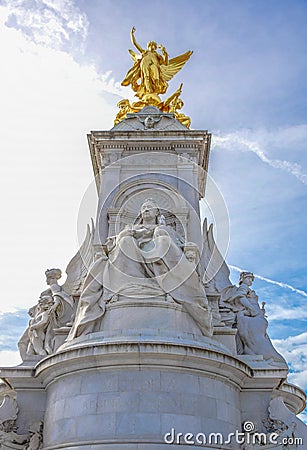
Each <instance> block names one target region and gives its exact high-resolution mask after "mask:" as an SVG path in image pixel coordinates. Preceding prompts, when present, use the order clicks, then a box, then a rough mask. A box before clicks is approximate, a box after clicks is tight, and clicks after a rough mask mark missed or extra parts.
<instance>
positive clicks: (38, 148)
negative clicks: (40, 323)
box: [0, 2, 121, 311]
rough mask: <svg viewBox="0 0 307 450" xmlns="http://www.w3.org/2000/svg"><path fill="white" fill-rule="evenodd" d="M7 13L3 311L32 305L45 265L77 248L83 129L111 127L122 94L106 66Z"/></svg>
mask: <svg viewBox="0 0 307 450" xmlns="http://www.w3.org/2000/svg"><path fill="white" fill-rule="evenodd" d="M19 3H20V4H23V2H17V3H16V5H18V4H19ZM9 14H10V9H9V8H5V7H0V40H1V42H3V43H5V45H3V48H2V61H4V62H5V64H3V65H2V68H1V72H0V95H1V103H0V118H1V149H2V154H1V166H0V192H1V207H2V220H1V223H0V227H1V230H0V247H1V262H2V267H1V275H2V279H3V280H5V282H4V283H3V285H2V295H1V301H0V310H2V311H13V310H14V309H15V308H18V307H21V308H22V307H23V308H27V307H29V306H31V305H33V304H35V303H36V301H37V298H38V295H39V293H40V292H41V291H42V290H44V289H45V286H46V285H45V280H44V278H45V277H44V271H45V270H46V269H47V268H48V267H51V266H53V267H56V266H57V267H60V268H61V269H62V270H63V271H64V270H65V267H66V265H67V263H68V262H69V260H70V258H71V257H72V256H73V255H74V254H75V252H76V250H77V246H78V242H77V232H76V222H77V214H78V209H79V205H80V202H81V199H82V197H83V195H84V192H85V190H86V189H87V187H88V185H89V184H90V183H91V181H92V168H91V161H90V157H89V150H88V146H87V142H86V133H87V132H89V130H91V129H110V128H111V127H112V125H113V118H114V117H115V114H116V106H115V104H116V96H120V95H121V90H120V89H119V88H118V85H117V84H116V83H114V80H112V79H110V74H109V73H107V74H102V75H100V74H98V73H97V72H96V70H95V68H94V67H93V66H91V65H85V64H84V65H80V64H78V63H77V62H76V61H75V60H74V59H73V58H72V56H71V55H69V54H68V53H66V52H64V51H60V50H56V49H54V48H49V47H46V46H42V45H38V44H36V43H35V42H31V40H29V39H27V38H25V35H24V33H23V32H22V31H18V30H16V29H14V28H8V27H7V26H6V25H5V23H6V21H7V18H8V16H9ZM47 32H48V33H49V31H48V30H47ZM110 94H112V95H113V96H114V97H115V99H113V100H111V103H110V100H109V98H110ZM117 98H118V97H117ZM91 216H93V209H91V208H88V221H89V220H90V217H91ZM84 231H85V230H84Z"/></svg>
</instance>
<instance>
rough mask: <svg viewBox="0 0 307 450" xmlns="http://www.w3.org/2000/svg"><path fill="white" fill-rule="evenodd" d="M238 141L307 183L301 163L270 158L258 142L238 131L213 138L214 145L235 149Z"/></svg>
mask: <svg viewBox="0 0 307 450" xmlns="http://www.w3.org/2000/svg"><path fill="white" fill-rule="evenodd" d="M236 143H237V144H240V145H243V146H244V147H245V148H246V149H247V151H251V152H253V153H255V154H256V155H257V156H258V157H259V158H260V159H261V161H263V162H264V163H266V164H269V165H270V166H271V167H274V168H275V169H281V170H285V171H286V172H289V173H291V174H292V175H294V176H295V177H296V178H297V179H298V180H300V181H301V182H302V183H304V184H307V174H306V173H304V172H303V170H302V166H301V165H300V164H297V163H294V162H290V161H286V160H281V159H270V158H269V157H268V156H267V155H266V154H265V153H264V151H263V150H262V149H261V148H260V146H259V145H258V144H257V142H255V141H250V140H248V139H246V138H244V137H241V136H239V135H238V133H230V134H227V135H225V136H214V137H213V140H212V147H216V146H217V145H219V146H221V147H223V148H228V149H233V146H234V144H236Z"/></svg>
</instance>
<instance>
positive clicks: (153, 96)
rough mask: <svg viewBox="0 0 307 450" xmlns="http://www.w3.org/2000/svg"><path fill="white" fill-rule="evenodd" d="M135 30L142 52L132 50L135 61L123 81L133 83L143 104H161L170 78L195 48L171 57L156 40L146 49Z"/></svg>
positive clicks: (131, 53) (133, 37)
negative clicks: (162, 95) (161, 96)
mask: <svg viewBox="0 0 307 450" xmlns="http://www.w3.org/2000/svg"><path fill="white" fill-rule="evenodd" d="M135 31H136V29H135V27H132V29H131V32H130V37H131V42H132V44H133V46H134V47H135V48H136V49H137V50H138V52H139V53H137V52H135V51H133V50H129V53H130V55H131V57H132V59H133V63H134V64H133V66H132V67H131V68H130V69H129V70H128V72H127V74H126V76H125V78H124V80H123V81H122V83H121V84H122V86H129V85H130V86H131V87H132V90H133V91H134V92H135V94H136V96H137V97H138V98H139V99H140V101H141V102H142V104H143V105H154V106H158V105H159V104H161V102H162V100H161V98H160V95H161V94H165V93H166V91H167V88H168V81H169V80H171V79H172V78H173V76H174V75H176V73H177V72H179V70H180V69H181V68H182V67H183V66H184V64H185V63H186V62H187V61H188V59H189V58H190V56H191V55H192V52H191V51H188V52H186V53H183V54H182V55H179V56H176V57H175V58H172V59H170V58H169V55H168V52H167V51H166V48H165V47H164V46H163V45H162V44H159V45H158V44H157V43H156V42H155V41H149V42H148V44H147V48H146V49H144V48H143V47H141V45H140V44H138V42H137V41H136V39H135ZM177 97H179V94H178V96H177ZM169 103H170V101H169V102H168V104H169Z"/></svg>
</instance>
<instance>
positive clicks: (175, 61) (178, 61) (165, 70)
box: [161, 50, 193, 81]
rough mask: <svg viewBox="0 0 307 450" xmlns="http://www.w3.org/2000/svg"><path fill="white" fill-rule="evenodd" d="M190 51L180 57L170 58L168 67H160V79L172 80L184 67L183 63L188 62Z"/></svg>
mask: <svg viewBox="0 0 307 450" xmlns="http://www.w3.org/2000/svg"><path fill="white" fill-rule="evenodd" d="M192 53H193V52H192V51H191V50H189V51H188V52H186V53H183V54H182V55H179V56H176V57H175V58H172V59H170V60H169V62H168V65H167V66H165V65H164V64H162V65H161V72H162V77H163V79H164V81H169V80H171V79H172V78H173V76H174V75H176V73H177V72H179V70H180V69H182V67H183V66H184V65H185V63H186V62H187V61H188V59H189V58H190V56H191V55H192Z"/></svg>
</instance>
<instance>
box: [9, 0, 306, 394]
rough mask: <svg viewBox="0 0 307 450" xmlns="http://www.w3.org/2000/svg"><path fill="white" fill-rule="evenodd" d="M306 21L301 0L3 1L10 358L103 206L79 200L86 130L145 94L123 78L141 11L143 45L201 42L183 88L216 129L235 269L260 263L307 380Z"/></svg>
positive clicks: (214, 167)
mask: <svg viewBox="0 0 307 450" xmlns="http://www.w3.org/2000/svg"><path fill="white" fill-rule="evenodd" d="M306 23H307V3H306V2H305V1H298V0H294V1H290V0H288V1H280V0H279V1H275V0H257V1H254V0H253V1H249V0H236V1H235V0H219V1H215V0H211V1H206V0H202V1H196V0H194V1H191V2H189V3H188V2H186V1H181V0H176V1H175V0H173V1H171V0H169V1H153V2H143V1H136V0H134V1H124V0H117V1H116V2H114V1H111V0H110V1H109V0H103V1H98V0H91V1H86V0H83V1H73V0H19V1H13V0H12V1H10V0H8V1H0V39H1V42H2V48H1V55H2V58H1V60H2V68H1V73H0V79H1V83H0V89H1V99H2V101H1V105H0V114H1V123H2V127H1V128H2V132H1V143H2V152H1V159H2V163H1V168H0V183H1V190H0V192H1V195H2V199H1V202H2V222H1V225H0V226H1V233H0V240H1V242H0V245H1V249H2V250H1V252H2V267H1V273H2V297H1V298H2V300H1V302H0V310H1V311H2V312H1V315H0V323H1V338H0V359H1V364H11V363H15V362H16V361H17V359H16V358H17V357H16V342H17V340H18V336H20V334H21V333H22V330H23V328H24V327H25V326H26V323H27V316H26V310H27V309H28V308H29V307H30V306H32V305H33V304H34V303H36V301H37V298H38V296H39V293H40V292H41V291H42V290H44V289H45V283H44V271H45V270H46V268H50V267H60V268H61V269H62V270H64V269H65V267H66V265H67V263H68V262H69V260H70V258H71V257H72V256H73V255H74V253H75V251H76V249H77V248H78V237H77V231H76V229H77V226H76V224H77V223H80V221H81V222H82V224H83V222H86V221H88V218H89V216H90V215H94V206H93V207H92V210H91V211H86V212H84V211H83V210H82V213H81V214H80V213H79V211H80V202H81V200H82V198H83V196H84V193H85V192H86V191H87V189H88V186H89V185H91V183H92V169H91V163H90V158H89V152H88V148H87V142H86V133H87V132H89V131H90V130H93V129H110V128H111V127H112V124H113V119H114V116H115V114H116V103H117V102H118V100H119V99H120V98H123V97H130V98H131V92H130V90H129V88H122V87H121V86H120V82H121V81H122V79H123V78H124V76H125V74H126V72H127V70H128V68H129V67H130V66H131V59H130V56H129V53H128V48H131V44H130V38H129V32H130V29H131V27H132V26H135V27H136V38H137V40H138V42H140V43H141V44H142V45H145V44H146V43H147V42H148V41H149V40H152V39H154V40H156V41H157V42H159V43H163V44H164V45H165V47H166V48H167V50H168V52H169V54H170V56H171V57H172V56H176V55H178V54H180V53H183V52H185V51H187V50H189V49H190V50H193V52H194V53H193V56H192V57H191V59H190V61H189V62H188V64H186V66H185V67H184V68H183V69H182V71H181V72H180V73H179V74H178V75H177V76H176V77H175V78H174V80H173V81H172V82H171V83H170V89H169V91H170V92H171V91H173V90H175V89H176V88H177V87H178V85H179V83H180V82H183V83H184V87H183V94H182V98H183V100H184V102H185V106H184V112H185V113H186V114H187V115H189V116H190V117H191V118H192V128H194V129H208V130H209V131H210V132H211V133H212V134H213V143H212V151H211V157H210V166H209V171H210V174H211V176H212V177H213V179H214V180H215V182H216V183H217V185H218V186H219V188H220V190H221V192H222V194H223V196H224V198H225V201H226V204H227V207H228V209H229V216H230V224H231V241H230V246H229V252H228V255H227V261H228V263H229V264H230V265H231V266H233V267H234V269H233V270H232V280H233V282H236V281H237V279H238V274H239V272H238V269H235V268H242V269H248V270H250V271H253V272H254V273H255V274H257V275H259V276H260V278H256V281H255V287H256V289H257V292H258V294H259V296H260V300H264V301H266V302H267V312H268V315H269V320H270V328H269V332H270V336H271V337H272V338H273V339H274V340H275V343H276V346H277V347H278V348H279V349H280V351H282V352H283V354H284V355H285V356H286V358H287V360H288V361H289V363H290V366H291V370H292V374H291V376H290V380H292V381H293V382H296V383H298V384H300V385H301V386H302V387H304V388H305V389H307V369H306V364H305V357H304V354H306V349H307V329H306V323H307V308H306V300H307V294H306V293H307V267H306V266H307V258H306V254H307V239H306V228H307V215H306V188H307V152H306V138H307V121H306V115H307V114H306V113H307V111H306V109H307V98H306V97H307V82H306V73H307V67H306V66H307V58H306V47H307V29H306ZM93 204H94V202H93ZM81 209H82V208H81ZM80 215H81V216H82V217H80ZM81 228H82V227H81ZM261 278H265V279H267V280H268V281H265V280H263V279H261ZM14 342H15V343H14ZM1 350H2V351H1Z"/></svg>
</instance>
